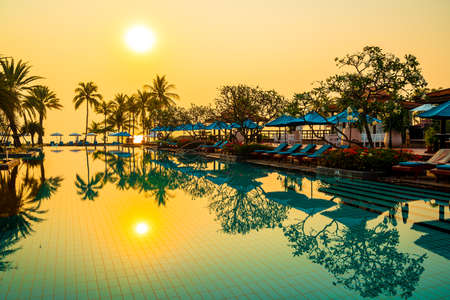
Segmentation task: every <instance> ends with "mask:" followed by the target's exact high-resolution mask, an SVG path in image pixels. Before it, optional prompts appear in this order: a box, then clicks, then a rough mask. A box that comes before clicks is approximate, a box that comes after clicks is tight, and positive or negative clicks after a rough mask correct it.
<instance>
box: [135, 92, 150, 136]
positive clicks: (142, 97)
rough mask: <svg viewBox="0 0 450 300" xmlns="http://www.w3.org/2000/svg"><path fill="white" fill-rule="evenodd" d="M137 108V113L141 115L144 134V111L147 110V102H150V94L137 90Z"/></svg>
mask: <svg viewBox="0 0 450 300" xmlns="http://www.w3.org/2000/svg"><path fill="white" fill-rule="evenodd" d="M135 98H136V101H137V106H138V112H139V113H140V114H141V126H142V132H143V133H144V134H146V132H147V131H146V128H145V125H146V122H145V120H146V110H147V109H148V106H149V102H150V100H151V97H150V94H149V93H147V92H146V91H141V90H138V91H137V93H136V95H135Z"/></svg>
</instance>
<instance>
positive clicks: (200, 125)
mask: <svg viewBox="0 0 450 300" xmlns="http://www.w3.org/2000/svg"><path fill="white" fill-rule="evenodd" d="M192 127H193V129H194V130H205V129H207V128H206V126H205V125H203V124H202V123H200V122H198V123H197V124H194V125H193V126H192Z"/></svg>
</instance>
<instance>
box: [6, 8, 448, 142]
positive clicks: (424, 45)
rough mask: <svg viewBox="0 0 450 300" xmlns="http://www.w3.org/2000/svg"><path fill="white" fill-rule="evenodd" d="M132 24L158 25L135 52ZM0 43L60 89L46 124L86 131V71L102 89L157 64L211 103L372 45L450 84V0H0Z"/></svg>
mask: <svg viewBox="0 0 450 300" xmlns="http://www.w3.org/2000/svg"><path fill="white" fill-rule="evenodd" d="M135 24H143V25H146V26H148V27H150V28H151V29H152V30H153V31H154V33H155V35H156V44H155V46H154V48H153V50H152V51H150V52H148V53H145V54H136V53H133V52H131V51H130V50H129V49H128V48H127V47H126V45H125V44H124V38H123V36H124V33H125V31H126V30H127V28H129V27H131V26H132V25H135ZM0 28H2V34H1V39H0V54H2V55H7V56H14V57H16V58H22V59H24V60H27V61H29V62H30V63H31V64H32V65H33V72H34V74H36V75H41V76H44V77H45V78H46V79H45V80H43V81H42V83H43V84H46V85H48V86H50V88H52V89H53V90H55V92H56V93H57V95H58V96H59V97H60V98H61V100H62V103H63V104H64V109H63V111H61V112H56V113H55V112H52V113H50V114H49V116H48V117H49V119H48V121H47V123H46V128H47V131H46V132H47V134H49V133H51V132H54V131H60V132H62V133H65V134H69V133H70V132H74V131H76V132H81V131H82V130H83V126H84V114H85V111H84V109H82V110H80V111H77V112H75V111H74V109H73V104H72V98H73V95H74V92H73V90H74V89H75V87H76V85H77V83H78V82H79V81H89V80H92V81H94V82H96V83H97V84H98V85H99V88H100V92H101V93H102V94H103V95H104V96H105V98H106V99H111V98H112V97H113V95H114V94H115V93H117V92H125V93H132V92H134V91H135V90H136V89H138V88H141V87H142V85H143V84H146V83H150V82H151V80H152V78H153V77H154V76H155V74H156V73H158V74H166V75H167V78H168V80H169V81H170V82H172V83H174V84H176V86H177V92H178V93H179V95H180V96H181V100H180V104H182V105H188V104H189V103H191V102H195V103H198V104H206V103H210V102H211V101H212V100H213V99H214V96H215V95H216V88H217V87H219V86H220V85H223V84H234V83H246V84H250V85H259V86H261V87H262V88H266V89H272V88H273V89H275V90H277V91H278V92H280V93H281V94H283V95H285V96H288V97H290V96H291V95H292V94H293V93H294V92H301V91H304V90H308V89H310V87H311V83H312V82H314V81H316V80H321V79H324V78H326V77H327V76H329V75H332V74H333V73H335V72H336V71H337V70H336V68H335V65H334V61H333V58H334V57H335V56H342V55H345V54H347V53H351V52H355V51H358V50H361V49H362V47H363V46H365V45H378V46H380V47H382V48H383V49H385V50H386V51H389V52H392V53H394V54H397V55H403V54H405V53H411V54H414V55H416V56H417V57H418V59H419V61H420V62H421V64H422V68H423V71H424V75H425V77H426V79H427V81H428V82H429V86H430V87H450V80H449V79H450V59H449V54H450V39H449V38H448V37H449V36H450V1H448V0H433V1H426V0H397V1H391V0H390V1H384V0H378V1H349V0H346V1H345V0H344V1H343V0H341V1H333V0H329V1H325V0H323V1H312V0H311V1H302V0H286V1H281V0H279V1H267V0H246V1H242V0H241V1H237V0H236V1H235V0H228V1H211V0H191V1H150V0H141V1H138V0H128V1H120V2H119V1H107V0H79V1H61V0H39V1H30V0H0Z"/></svg>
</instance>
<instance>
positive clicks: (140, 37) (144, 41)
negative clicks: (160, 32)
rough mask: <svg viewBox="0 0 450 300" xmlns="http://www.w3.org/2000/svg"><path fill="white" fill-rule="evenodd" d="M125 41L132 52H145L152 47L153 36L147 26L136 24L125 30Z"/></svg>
mask: <svg viewBox="0 0 450 300" xmlns="http://www.w3.org/2000/svg"><path fill="white" fill-rule="evenodd" d="M125 43H126V44H127V46H128V47H129V48H130V49H131V50H133V51H134V52H137V53H145V52H147V51H149V50H150V49H151V48H152V47H153V44H154V43H155V36H154V34H153V32H152V31H151V30H150V29H148V28H147V27H145V26H142V25H137V26H133V27H131V28H130V29H128V30H127V32H126V34H125Z"/></svg>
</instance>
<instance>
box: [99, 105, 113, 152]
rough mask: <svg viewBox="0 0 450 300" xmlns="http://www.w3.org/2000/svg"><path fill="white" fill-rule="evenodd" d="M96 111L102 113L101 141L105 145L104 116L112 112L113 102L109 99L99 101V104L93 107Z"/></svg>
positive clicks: (105, 128)
mask: <svg viewBox="0 0 450 300" xmlns="http://www.w3.org/2000/svg"><path fill="white" fill-rule="evenodd" d="M95 110H96V112H97V113H99V114H102V115H103V116H104V128H103V142H104V143H105V145H106V131H107V125H106V118H107V117H108V115H109V114H111V113H112V112H113V103H112V102H111V101H105V100H103V101H101V102H100V103H99V105H97V107H96V108H95Z"/></svg>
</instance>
